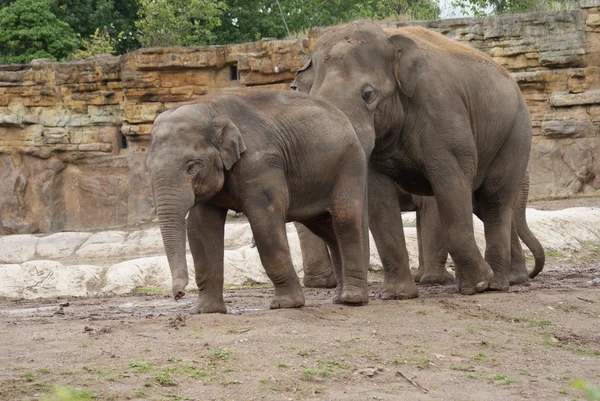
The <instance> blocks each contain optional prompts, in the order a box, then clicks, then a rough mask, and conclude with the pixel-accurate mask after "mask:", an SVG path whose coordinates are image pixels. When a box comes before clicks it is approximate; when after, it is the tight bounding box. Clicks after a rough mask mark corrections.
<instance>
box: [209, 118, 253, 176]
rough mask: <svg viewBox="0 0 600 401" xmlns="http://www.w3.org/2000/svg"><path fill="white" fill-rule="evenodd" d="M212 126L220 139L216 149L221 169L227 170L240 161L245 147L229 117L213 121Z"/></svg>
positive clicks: (238, 131) (240, 135)
mask: <svg viewBox="0 0 600 401" xmlns="http://www.w3.org/2000/svg"><path fill="white" fill-rule="evenodd" d="M213 125H214V126H215V128H216V129H217V137H219V138H220V139H221V140H220V143H219V146H218V149H219V154H220V155H221V160H222V161H223V167H225V169H226V170H229V169H231V167H232V166H233V165H234V163H235V162H237V161H238V160H240V157H242V153H244V151H245V150H246V145H245V144H244V140H243V139H242V134H240V130H239V129H238V127H236V126H235V124H234V123H233V122H232V121H231V119H230V118H229V117H227V116H219V117H217V118H215V119H214V120H213Z"/></svg>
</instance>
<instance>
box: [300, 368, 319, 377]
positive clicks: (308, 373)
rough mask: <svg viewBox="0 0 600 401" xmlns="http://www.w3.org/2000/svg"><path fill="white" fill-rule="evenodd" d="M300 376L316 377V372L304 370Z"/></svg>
mask: <svg viewBox="0 0 600 401" xmlns="http://www.w3.org/2000/svg"><path fill="white" fill-rule="evenodd" d="M302 374H303V375H304V376H314V375H316V374H317V371H316V370H314V369H304V370H303V371H302Z"/></svg>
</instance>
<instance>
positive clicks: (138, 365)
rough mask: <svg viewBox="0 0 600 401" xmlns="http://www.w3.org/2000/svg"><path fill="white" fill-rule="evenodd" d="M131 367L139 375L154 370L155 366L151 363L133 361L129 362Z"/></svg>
mask: <svg viewBox="0 0 600 401" xmlns="http://www.w3.org/2000/svg"><path fill="white" fill-rule="evenodd" d="M129 367H130V368H133V369H134V370H135V371H136V372H138V373H143V372H147V371H149V370H150V369H152V368H153V367H154V365H153V364H152V363H151V362H144V361H131V362H129Z"/></svg>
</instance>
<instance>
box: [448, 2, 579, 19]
mask: <svg viewBox="0 0 600 401" xmlns="http://www.w3.org/2000/svg"><path fill="white" fill-rule="evenodd" d="M570 2H572V0H454V1H452V3H451V4H452V6H453V7H456V8H458V9H460V10H461V11H462V12H463V13H466V14H471V15H474V16H476V17H483V16H486V15H489V14H511V13H524V12H530V11H539V10H544V9H550V10H551V9H562V8H564V7H565V4H568V3H570Z"/></svg>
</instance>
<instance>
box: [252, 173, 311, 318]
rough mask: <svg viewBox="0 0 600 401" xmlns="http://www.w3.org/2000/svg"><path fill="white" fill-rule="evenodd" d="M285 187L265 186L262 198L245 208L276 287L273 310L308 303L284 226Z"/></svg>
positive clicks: (264, 261) (272, 303)
mask: <svg viewBox="0 0 600 401" xmlns="http://www.w3.org/2000/svg"><path fill="white" fill-rule="evenodd" d="M271 182H273V181H271ZM284 182H285V181H284ZM283 187H284V186H283V185H280V186H276V187H274V188H266V187H265V188H263V189H262V191H261V194H262V196H261V197H260V199H253V200H248V201H246V202H245V203H246V205H245V207H244V209H245V210H244V212H245V213H246V216H247V217H248V221H249V222H250V227H251V228H252V233H253V234H254V239H255V241H256V247H257V249H258V253H259V255H260V260H261V262H262V265H263V267H264V268H265V271H266V273H267V276H268V277H269V279H270V280H271V281H272V282H273V286H274V287H275V296H274V298H273V299H272V300H271V304H270V308H271V309H278V308H298V307H301V306H304V303H305V300H304V293H303V290H302V286H301V285H300V280H299V279H298V275H297V274H296V271H295V270H294V265H293V263H292V256H291V254H290V247H289V243H288V240H287V234H286V229H285V212H286V206H287V202H286V199H285V195H286V194H284V193H283V192H284V191H282V190H281V188H283Z"/></svg>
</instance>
